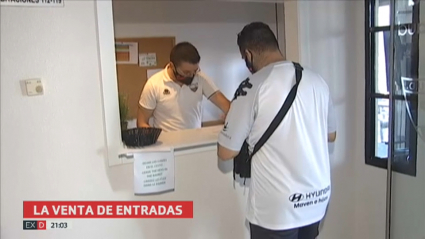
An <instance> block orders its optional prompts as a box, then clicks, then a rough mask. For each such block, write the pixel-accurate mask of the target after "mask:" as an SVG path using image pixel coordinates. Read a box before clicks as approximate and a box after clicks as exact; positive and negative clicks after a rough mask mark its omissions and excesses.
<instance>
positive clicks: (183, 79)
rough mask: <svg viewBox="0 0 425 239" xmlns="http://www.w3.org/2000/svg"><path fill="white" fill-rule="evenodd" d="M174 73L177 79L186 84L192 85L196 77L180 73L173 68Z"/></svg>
mask: <svg viewBox="0 0 425 239" xmlns="http://www.w3.org/2000/svg"><path fill="white" fill-rule="evenodd" d="M173 73H174V75H175V76H176V78H177V80H178V81H179V82H181V83H183V84H185V85H191V84H192V81H193V78H195V76H186V77H185V76H182V75H180V74H179V73H178V72H177V71H176V69H174V70H173Z"/></svg>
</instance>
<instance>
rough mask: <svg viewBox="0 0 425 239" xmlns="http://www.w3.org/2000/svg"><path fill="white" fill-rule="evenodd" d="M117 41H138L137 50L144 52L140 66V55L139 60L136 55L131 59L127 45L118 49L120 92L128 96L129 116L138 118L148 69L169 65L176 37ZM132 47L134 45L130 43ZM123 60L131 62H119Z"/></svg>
mask: <svg viewBox="0 0 425 239" xmlns="http://www.w3.org/2000/svg"><path fill="white" fill-rule="evenodd" d="M115 42H116V43H137V52H138V54H142V59H143V60H142V66H140V65H139V63H140V60H139V55H138V56H137V60H136V59H134V57H133V58H132V59H130V58H131V57H130V55H129V54H128V52H125V51H126V49H125V48H126V47H125V46H124V47H122V46H120V47H117V48H120V49H119V50H116V58H117V78H118V92H119V93H120V94H123V95H124V96H125V97H127V104H128V107H129V118H130V119H135V118H137V109H138V102H139V98H140V94H141V92H142V90H143V87H144V86H145V83H146V81H147V70H149V69H160V68H164V67H165V66H166V65H167V63H168V62H169V61H170V52H171V49H172V48H173V47H174V45H175V37H149V38H117V39H115ZM133 45H134V44H133ZM130 47H133V46H132V45H130ZM117 48H116V49H117ZM127 50H128V48H127ZM123 60H124V61H125V60H128V61H129V63H128V64H122V63H121V64H120V63H118V62H122V61H123ZM130 61H131V62H130ZM135 61H137V63H135Z"/></svg>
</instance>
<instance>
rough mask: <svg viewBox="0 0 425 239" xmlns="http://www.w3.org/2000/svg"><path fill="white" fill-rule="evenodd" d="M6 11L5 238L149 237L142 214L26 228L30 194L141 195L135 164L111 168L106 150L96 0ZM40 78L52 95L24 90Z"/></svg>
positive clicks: (0, 232)
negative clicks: (24, 83)
mask: <svg viewBox="0 0 425 239" xmlns="http://www.w3.org/2000/svg"><path fill="white" fill-rule="evenodd" d="M0 15H1V48H0V49H1V54H0V55H1V88H0V89H1V198H0V199H1V228H0V237H1V238H2V239H16V238H22V239H25V238H31V239H37V238H43V239H46V238H52V239H53V238H61V239H67V238H69V239H75V238H90V239H97V238H111V239H112V238H143V233H142V231H141V228H142V227H141V225H142V223H143V221H141V220H75V221H74V223H73V229H70V230H64V231H60V230H59V231H43V232H40V231H38V232H34V231H24V230H22V220H23V218H22V215H23V213H22V202H23V201H24V200H136V199H137V198H135V197H133V196H132V193H131V186H132V177H131V175H132V168H131V167H116V168H107V167H106V164H107V162H106V158H105V157H104V154H103V149H104V141H105V139H104V133H103V124H102V122H103V120H102V103H101V99H102V98H101V88H100V79H99V62H98V51H97V49H98V46H97V39H96V32H97V30H96V26H95V9H94V2H93V1H89V0H84V1H66V3H65V7H64V8H22V7H3V6H2V7H1V14H0ZM78 15H79V16H78ZM77 16H78V17H77ZM33 77H41V78H42V79H43V82H44V86H45V95H43V96H37V97H26V96H23V95H22V93H21V88H20V80H22V79H27V78H33ZM132 235H133V236H132Z"/></svg>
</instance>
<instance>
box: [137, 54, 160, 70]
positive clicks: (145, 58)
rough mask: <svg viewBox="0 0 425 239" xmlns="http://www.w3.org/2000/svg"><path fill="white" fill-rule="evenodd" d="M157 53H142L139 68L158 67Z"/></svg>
mask: <svg viewBox="0 0 425 239" xmlns="http://www.w3.org/2000/svg"><path fill="white" fill-rule="evenodd" d="M156 65H157V63H156V53H141V54H139V66H140V67H147V66H156Z"/></svg>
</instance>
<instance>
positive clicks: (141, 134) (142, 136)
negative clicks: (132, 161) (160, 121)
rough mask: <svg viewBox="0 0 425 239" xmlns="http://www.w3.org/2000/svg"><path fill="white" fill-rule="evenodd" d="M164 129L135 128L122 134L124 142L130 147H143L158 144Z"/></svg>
mask: <svg viewBox="0 0 425 239" xmlns="http://www.w3.org/2000/svg"><path fill="white" fill-rule="evenodd" d="M161 132H162V129H159V128H147V127H146V128H134V129H127V130H123V131H122V132H121V135H122V141H123V142H124V144H125V145H126V146H128V147H143V146H148V145H152V144H154V143H156V141H157V140H158V137H159V135H160V134H161Z"/></svg>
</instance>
